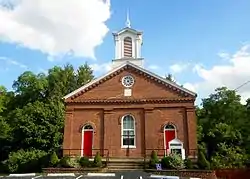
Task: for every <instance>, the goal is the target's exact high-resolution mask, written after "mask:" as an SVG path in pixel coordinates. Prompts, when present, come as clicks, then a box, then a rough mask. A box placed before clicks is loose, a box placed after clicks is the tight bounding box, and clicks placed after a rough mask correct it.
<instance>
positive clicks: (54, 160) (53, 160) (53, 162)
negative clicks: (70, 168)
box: [49, 152, 59, 167]
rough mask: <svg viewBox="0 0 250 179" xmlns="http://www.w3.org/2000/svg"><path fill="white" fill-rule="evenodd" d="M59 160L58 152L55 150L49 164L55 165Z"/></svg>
mask: <svg viewBox="0 0 250 179" xmlns="http://www.w3.org/2000/svg"><path fill="white" fill-rule="evenodd" d="M58 162H59V159H58V157H57V155H56V152H53V153H52V154H51V155H50V162H49V164H50V166H52V167H55V166H56V165H57V164H58Z"/></svg>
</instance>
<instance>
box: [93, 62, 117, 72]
mask: <svg viewBox="0 0 250 179" xmlns="http://www.w3.org/2000/svg"><path fill="white" fill-rule="evenodd" d="M89 66H90V67H91V68H92V70H93V71H95V72H101V73H105V72H108V71H110V70H111V68H112V63H102V64H97V63H94V64H90V65H89Z"/></svg>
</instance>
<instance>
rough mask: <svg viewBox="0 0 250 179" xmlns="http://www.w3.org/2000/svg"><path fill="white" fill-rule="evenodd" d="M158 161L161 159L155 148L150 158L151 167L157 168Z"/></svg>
mask: <svg viewBox="0 0 250 179" xmlns="http://www.w3.org/2000/svg"><path fill="white" fill-rule="evenodd" d="M157 163H159V159H158V156H157V153H156V151H154V150H153V151H152V153H151V157H150V160H149V167H150V168H155V165H156V164H157Z"/></svg>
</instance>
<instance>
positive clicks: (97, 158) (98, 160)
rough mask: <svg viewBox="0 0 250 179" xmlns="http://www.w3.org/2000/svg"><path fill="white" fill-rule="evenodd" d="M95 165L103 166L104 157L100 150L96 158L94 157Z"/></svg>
mask: <svg viewBox="0 0 250 179" xmlns="http://www.w3.org/2000/svg"><path fill="white" fill-rule="evenodd" d="M94 166H96V167H101V166H102V157H101V155H100V153H99V152H96V155H95V158H94Z"/></svg>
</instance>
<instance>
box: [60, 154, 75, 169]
mask: <svg viewBox="0 0 250 179" xmlns="http://www.w3.org/2000/svg"><path fill="white" fill-rule="evenodd" d="M59 164H60V166H61V167H64V168H71V167H73V166H72V165H71V163H70V157H69V156H64V157H62V158H61V160H60V162H59Z"/></svg>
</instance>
